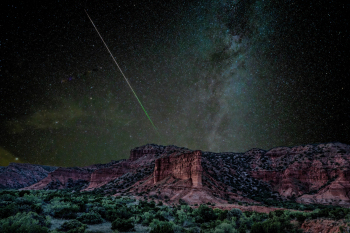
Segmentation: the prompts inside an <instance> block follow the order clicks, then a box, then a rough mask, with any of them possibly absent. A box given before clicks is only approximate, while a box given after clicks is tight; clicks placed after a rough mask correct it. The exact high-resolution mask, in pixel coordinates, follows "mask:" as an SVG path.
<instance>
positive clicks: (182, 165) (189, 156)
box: [153, 151, 203, 187]
mask: <svg viewBox="0 0 350 233" xmlns="http://www.w3.org/2000/svg"><path fill="white" fill-rule="evenodd" d="M201 160H202V153H201V151H193V152H190V153H184V154H180V155H176V154H172V155H170V156H166V157H163V158H159V159H157V160H156V161H155V167H154V172H153V179H154V183H157V182H158V181H161V180H163V179H165V178H166V177H169V176H172V177H174V178H175V179H180V180H188V179H190V180H191V181H192V185H193V187H202V171H203V169H202V165H201Z"/></svg>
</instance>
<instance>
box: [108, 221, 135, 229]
mask: <svg viewBox="0 0 350 233" xmlns="http://www.w3.org/2000/svg"><path fill="white" fill-rule="evenodd" d="M133 229H134V224H133V221H132V220H131V219H121V218H117V219H116V220H114V221H113V222H112V230H118V231H131V230H133Z"/></svg>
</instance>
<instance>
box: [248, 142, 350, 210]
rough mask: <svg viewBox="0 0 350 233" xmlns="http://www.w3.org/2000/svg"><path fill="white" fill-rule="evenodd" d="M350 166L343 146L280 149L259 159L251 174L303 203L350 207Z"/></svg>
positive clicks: (349, 150)
mask: <svg viewBox="0 0 350 233" xmlns="http://www.w3.org/2000/svg"><path fill="white" fill-rule="evenodd" d="M262 161H263V162H262ZM349 162H350V146H349V145H346V144H342V143H328V144H319V145H306V146H296V147H292V148H287V147H280V148H274V149H272V150H270V151H268V152H267V153H265V154H264V155H263V156H260V158H259V159H256V160H255V161H254V162H253V165H252V167H253V168H254V169H253V171H252V172H251V174H252V176H253V177H254V178H256V179H261V180H263V181H266V182H269V183H270V184H271V185H272V189H273V190H274V191H277V192H278V193H279V194H280V195H282V196H284V197H287V198H296V200H297V201H298V202H301V203H306V204H311V203H318V204H333V205H334V204H335V205H341V206H350V187H349V186H350V178H349V169H350V168H349Z"/></svg>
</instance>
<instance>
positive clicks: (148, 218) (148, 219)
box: [141, 211, 155, 226]
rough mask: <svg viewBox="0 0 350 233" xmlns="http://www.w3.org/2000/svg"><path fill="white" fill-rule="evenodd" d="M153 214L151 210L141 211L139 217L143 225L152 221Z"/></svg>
mask: <svg viewBox="0 0 350 233" xmlns="http://www.w3.org/2000/svg"><path fill="white" fill-rule="evenodd" d="M154 215H155V214H154V212H153V211H150V212H145V213H143V215H141V218H142V220H143V221H142V225H144V226H147V225H149V224H150V223H151V222H152V221H153V219H154Z"/></svg>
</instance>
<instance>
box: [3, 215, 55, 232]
mask: <svg viewBox="0 0 350 233" xmlns="http://www.w3.org/2000/svg"><path fill="white" fill-rule="evenodd" d="M49 226H50V221H49V219H48V218H44V217H43V216H40V215H38V214H37V213H34V212H29V213H17V214H16V215H15V216H10V217H8V218H6V219H2V220H0V232H2V233H46V232H49V230H48V227H49Z"/></svg>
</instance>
